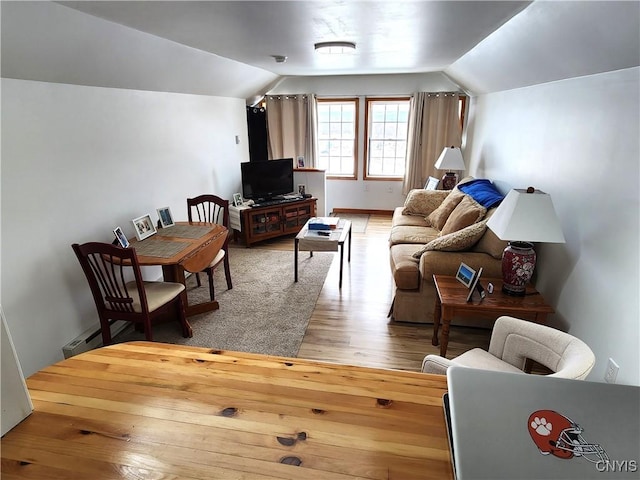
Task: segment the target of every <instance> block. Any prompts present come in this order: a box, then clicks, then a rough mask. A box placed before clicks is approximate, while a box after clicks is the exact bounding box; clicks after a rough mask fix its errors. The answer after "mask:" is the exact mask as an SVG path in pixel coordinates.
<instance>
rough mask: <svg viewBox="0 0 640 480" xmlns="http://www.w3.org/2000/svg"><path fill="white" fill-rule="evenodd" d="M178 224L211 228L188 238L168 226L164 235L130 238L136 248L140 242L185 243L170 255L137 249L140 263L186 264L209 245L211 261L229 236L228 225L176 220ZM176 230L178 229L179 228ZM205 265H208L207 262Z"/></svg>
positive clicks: (208, 253) (164, 230)
mask: <svg viewBox="0 0 640 480" xmlns="http://www.w3.org/2000/svg"><path fill="white" fill-rule="evenodd" d="M176 225H180V226H187V227H188V226H193V227H210V230H209V231H208V232H207V233H205V234H204V235H202V236H200V237H197V238H187V237H180V236H172V235H171V232H172V230H171V228H173V227H167V228H164V229H162V230H163V231H162V235H160V234H156V235H153V236H151V237H149V238H145V239H144V240H141V241H139V240H137V239H135V238H132V239H129V243H130V244H131V246H132V247H134V248H136V247H138V245H139V244H141V243H144V242H176V243H181V244H184V248H183V249H181V250H180V251H179V252H178V253H176V254H174V255H172V256H170V257H160V256H151V255H144V254H142V253H138V251H137V250H136V253H138V263H140V265H177V264H184V263H185V262H186V263H188V262H189V260H191V259H193V258H194V257H196V256H198V255H199V254H200V252H202V251H204V250H208V249H209V247H211V249H212V252H207V255H206V256H209V257H210V258H208V261H209V262H210V261H211V260H212V259H213V257H215V254H216V253H217V252H218V250H220V248H221V247H222V244H223V243H224V240H225V239H226V238H227V235H228V232H227V228H226V227H224V226H222V225H218V224H215V223H206V222H191V223H190V222H176ZM174 231H177V229H176V230H174ZM213 250H215V252H213ZM206 260H207V259H204V260H203V262H204V263H206ZM204 266H206V264H205V265H204ZM204 266H203V268H204ZM194 268H197V267H194ZM200 270H202V268H200V269H199V270H189V271H200Z"/></svg>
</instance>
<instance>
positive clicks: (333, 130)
mask: <svg viewBox="0 0 640 480" xmlns="http://www.w3.org/2000/svg"><path fill="white" fill-rule="evenodd" d="M357 138H358V99H357V98H348V99H318V159H317V160H318V162H317V163H318V168H322V169H324V170H326V172H327V176H332V177H342V178H356V154H357V148H356V146H357Z"/></svg>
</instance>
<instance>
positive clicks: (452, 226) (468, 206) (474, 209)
mask: <svg viewBox="0 0 640 480" xmlns="http://www.w3.org/2000/svg"><path fill="white" fill-rule="evenodd" d="M486 213H487V209H486V208H485V207H483V206H482V205H480V204H479V203H478V202H476V201H475V200H474V199H473V198H471V197H470V196H468V195H465V196H464V198H463V199H462V200H461V201H460V203H458V205H456V208H454V209H453V212H451V214H450V215H449V218H448V219H447V221H446V223H445V224H444V227H442V229H441V232H440V235H447V234H449V233H453V232H457V231H458V230H462V229H463V228H466V227H468V226H469V225H473V224H474V223H476V222H479V221H480V220H482V219H483V218H484V216H485V215H486Z"/></svg>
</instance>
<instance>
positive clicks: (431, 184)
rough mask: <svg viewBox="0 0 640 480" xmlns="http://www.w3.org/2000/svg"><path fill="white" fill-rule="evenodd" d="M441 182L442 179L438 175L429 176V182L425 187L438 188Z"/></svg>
mask: <svg viewBox="0 0 640 480" xmlns="http://www.w3.org/2000/svg"><path fill="white" fill-rule="evenodd" d="M439 183H440V180H438V179H437V178H436V177H429V178H427V183H425V184H424V189H425V190H437V189H438V184H439Z"/></svg>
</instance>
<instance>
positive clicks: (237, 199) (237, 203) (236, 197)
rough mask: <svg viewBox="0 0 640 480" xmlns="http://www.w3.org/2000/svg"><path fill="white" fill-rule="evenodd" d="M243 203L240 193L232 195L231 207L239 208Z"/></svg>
mask: <svg viewBox="0 0 640 480" xmlns="http://www.w3.org/2000/svg"><path fill="white" fill-rule="evenodd" d="M243 203H244V202H243V201H242V194H241V193H234V194H233V206H234V207H239V206H241V205H242V204H243Z"/></svg>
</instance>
